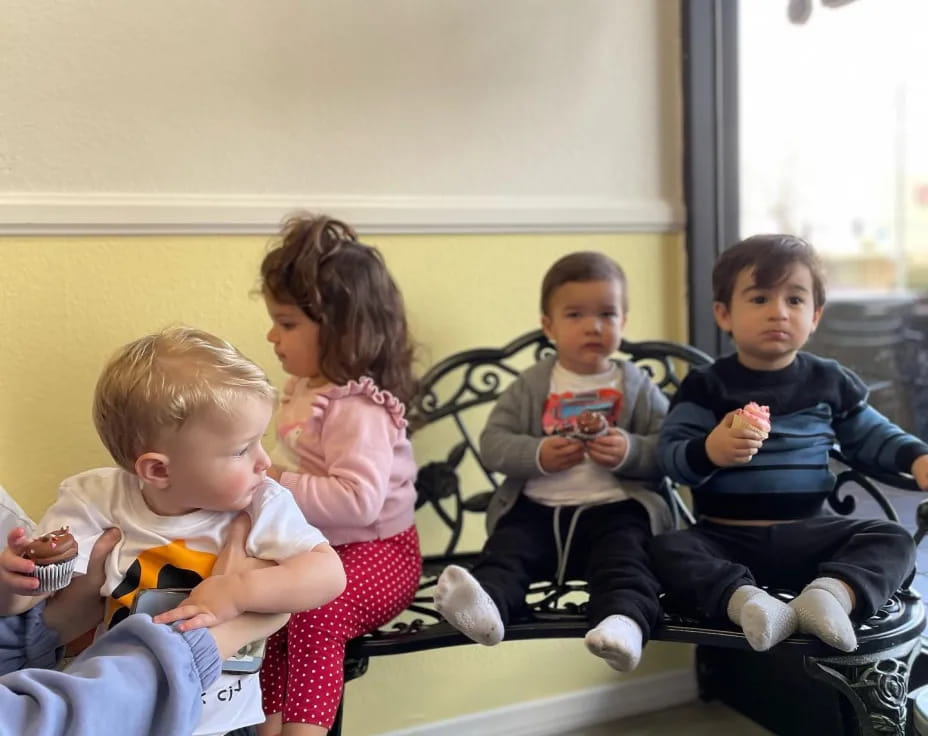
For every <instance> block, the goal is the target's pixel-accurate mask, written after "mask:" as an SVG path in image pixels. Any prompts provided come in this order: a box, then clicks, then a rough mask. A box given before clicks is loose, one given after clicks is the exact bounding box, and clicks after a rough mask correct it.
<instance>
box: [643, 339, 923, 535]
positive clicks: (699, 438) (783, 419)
mask: <svg viewBox="0 0 928 736" xmlns="http://www.w3.org/2000/svg"><path fill="white" fill-rule="evenodd" d="M749 401H756V402H757V403H758V404H767V405H768V406H769V407H770V423H771V431H770V437H769V438H768V439H767V440H766V441H765V442H764V444H763V446H762V447H761V449H760V450H759V451H758V453H757V455H755V456H754V457H753V458H752V459H751V462H749V463H747V464H744V465H735V466H732V467H728V468H719V467H717V466H716V465H715V464H714V463H713V462H712V461H711V460H710V459H709V457H708V455H707V454H706V437H707V436H708V434H709V433H710V432H711V431H712V430H713V429H714V428H715V426H716V425H717V424H718V423H719V422H720V421H721V420H722V417H724V416H725V415H726V414H727V413H728V412H730V411H732V410H734V409H737V408H739V407H742V406H744V405H745V404H746V403H748V402H749ZM835 444H837V445H839V446H840V448H841V451H842V452H843V453H845V455H847V456H848V457H850V458H852V459H855V460H857V461H858V462H860V463H863V464H865V465H868V466H870V467H873V468H877V469H880V470H884V471H888V472H897V471H903V472H909V469H910V468H911V467H912V462H913V461H914V460H915V458H917V457H918V456H919V455H924V454H928V445H925V443H923V442H921V441H920V440H918V439H917V438H915V437H913V436H911V435H909V434H906V433H905V432H903V431H902V430H901V429H899V427H897V426H896V425H895V424H893V423H892V422H890V421H889V420H888V419H886V417H884V416H883V415H882V414H880V413H879V412H878V411H876V410H875V409H873V408H872V407H871V406H869V405H868V404H867V387H866V386H865V385H864V383H863V382H862V381H861V380H860V378H858V377H857V376H856V375H855V374H854V373H853V372H852V371H850V370H848V369H847V368H845V367H844V366H842V365H841V364H839V363H837V362H836V361H834V360H826V359H824V358H818V357H816V356H814V355H811V354H810V353H799V354H798V355H797V356H796V360H794V361H793V362H792V363H791V364H790V365H789V366H787V367H786V368H783V369H782V370H779V371H754V370H750V369H749V368H745V367H744V366H742V365H741V364H740V363H739V362H738V360H737V357H736V356H734V355H730V356H727V357H725V358H720V359H719V360H717V361H716V362H715V363H713V364H712V365H711V366H705V367H702V368H697V369H695V370H693V371H691V372H690V373H689V374H688V375H687V377H686V378H685V379H684V381H683V383H682V385H681V386H680V390H679V391H677V393H676V395H675V396H674V398H673V401H672V402H671V408H670V412H669V414H668V415H667V418H666V419H665V420H664V425H663V429H662V430H661V435H660V441H659V444H658V460H659V462H660V464H661V467H662V468H663V470H664V472H665V473H666V474H667V475H669V476H670V477H671V478H672V479H673V480H675V481H677V482H678V483H682V484H685V485H688V486H690V487H691V488H692V490H693V501H694V504H695V507H696V512H697V513H698V514H702V515H707V516H718V517H724V518H729V519H745V520H747V519H800V518H806V517H809V516H814V515H815V514H817V513H818V512H819V511H820V510H821V507H822V503H823V502H824V500H825V498H826V497H827V496H828V494H829V492H830V491H831V489H832V487H833V485H834V481H835V477H834V474H833V473H832V472H831V470H830V469H829V467H828V451H829V449H830V448H831V447H832V446H834V445H835Z"/></svg>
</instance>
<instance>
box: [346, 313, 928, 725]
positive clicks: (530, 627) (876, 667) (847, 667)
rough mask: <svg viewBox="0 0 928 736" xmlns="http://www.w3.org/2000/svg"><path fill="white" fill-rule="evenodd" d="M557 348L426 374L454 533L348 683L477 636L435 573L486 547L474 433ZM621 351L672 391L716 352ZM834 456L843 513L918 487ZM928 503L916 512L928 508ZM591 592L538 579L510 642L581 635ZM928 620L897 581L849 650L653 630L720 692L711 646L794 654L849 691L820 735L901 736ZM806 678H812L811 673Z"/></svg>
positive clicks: (515, 352)
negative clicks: (439, 599)
mask: <svg viewBox="0 0 928 736" xmlns="http://www.w3.org/2000/svg"><path fill="white" fill-rule="evenodd" d="M552 349H553V348H552V346H551V345H550V343H549V342H548V341H547V340H546V338H545V337H544V335H543V334H542V333H541V331H540V330H536V331H533V332H529V333H527V334H525V335H523V336H521V337H519V338H517V339H516V340H513V341H512V342H511V343H509V344H508V345H506V346H504V347H502V348H498V349H495V348H493V349H489V348H488V349H475V350H468V351H463V352H460V353H456V354H455V355H452V356H450V357H448V358H446V359H445V360H443V361H441V362H440V363H438V364H437V365H435V366H434V367H433V368H432V369H431V370H430V371H429V372H428V373H427V374H426V375H425V376H424V377H423V392H422V395H421V397H420V399H419V400H418V402H417V404H416V406H415V407H414V410H413V411H412V412H411V426H412V428H413V430H414V431H415V432H417V433H418V432H426V431H435V427H437V426H439V425H440V424H442V423H444V424H450V427H451V429H450V431H451V432H452V433H453V436H454V438H455V439H454V440H453V442H452V443H451V447H450V449H449V451H448V453H447V455H446V457H444V458H442V459H440V460H437V461H432V462H428V463H425V464H424V465H423V466H422V469H421V471H420V473H419V477H418V480H417V484H416V485H417V489H418V494H419V496H418V501H417V507H418V509H419V511H418V514H417V518H418V519H424V518H425V516H424V515H425V514H427V513H431V514H432V515H434V516H435V517H437V519H439V520H440V525H441V528H442V529H443V530H444V532H446V533H447V542H446V544H445V545H444V548H443V549H442V550H441V551H440V552H439V553H437V554H430V555H425V556H424V558H423V568H424V569H423V577H422V581H421V584H420V588H419V593H418V595H417V596H416V599H415V601H414V602H413V604H412V605H411V606H410V607H409V609H408V610H407V612H406V614H405V615H404V616H403V617H401V618H400V620H398V621H396V622H394V623H392V624H391V625H389V626H386V627H384V628H382V629H381V630H379V631H376V632H374V633H372V634H369V635H367V636H364V637H361V638H358V639H355V640H353V641H352V642H350V644H349V646H348V650H347V654H346V660H345V674H346V681H348V680H351V679H354V678H357V677H360V676H362V675H363V674H364V673H365V672H366V670H367V666H368V662H369V660H370V658H371V657H381V656H386V655H391V654H404V653H409V652H421V651H425V650H429V649H436V648H440V647H449V646H459V645H462V644H470V643H471V642H470V640H469V639H467V638H466V637H464V636H463V635H462V634H460V633H459V632H458V631H457V630H455V629H454V628H452V627H451V626H450V625H449V624H448V623H447V622H445V621H443V620H442V618H441V616H440V615H439V614H438V613H437V612H436V611H435V609H434V606H433V604H432V595H433V592H434V586H435V582H436V579H437V577H438V575H439V573H440V572H441V571H442V570H443V569H444V568H445V566H446V565H448V564H452V563H453V564H459V565H464V566H469V565H471V564H472V563H473V561H474V560H475V559H476V556H477V550H471V551H462V550H460V549H459V546H460V542H461V538H462V531H463V530H464V527H465V522H466V520H467V519H468V518H473V519H477V520H479V521H480V522H481V523H482V514H483V512H484V511H485V510H486V508H487V503H488V501H489V497H490V495H491V493H492V491H493V489H494V488H496V486H497V482H498V478H496V477H495V476H494V475H493V474H492V473H490V472H488V471H487V469H486V468H485V467H484V466H483V465H482V463H481V460H480V454H479V448H478V446H477V443H476V439H475V438H476V436H477V432H479V430H480V429H481V428H482V424H483V420H484V417H485V412H486V409H487V407H488V406H489V405H490V404H492V402H494V401H495V400H496V399H497V398H498V397H499V395H500V394H501V393H502V391H503V390H505V388H506V386H507V385H508V383H509V382H510V381H511V380H512V378H514V377H515V376H516V375H518V374H519V372H520V371H521V370H522V369H524V368H525V367H527V366H528V365H530V364H531V362H533V361H536V360H538V359H539V358H540V357H542V356H543V355H545V354H548V353H550V352H551V351H552ZM620 352H621V353H623V354H624V355H626V356H627V357H628V358H630V359H632V360H634V361H636V362H637V363H638V364H639V365H641V366H643V367H644V368H645V369H646V370H648V371H649V373H650V374H651V375H652V377H653V378H654V380H655V381H656V382H657V384H658V385H659V386H660V388H661V389H662V390H664V391H665V392H666V393H668V394H672V393H673V391H674V390H675V389H676V388H677V387H678V386H679V380H680V379H679V376H680V374H681V372H683V371H685V369H686V368H687V367H689V366H697V365H703V364H705V363H707V362H709V361H710V360H711V359H710V358H709V356H707V355H706V354H704V353H702V352H700V351H698V350H696V349H694V348H691V347H688V346H685V345H680V344H677V343H671V342H631V341H627V340H626V341H623V343H622V345H621V347H620ZM481 407H483V411H482V413H481ZM445 431H448V430H445ZM443 436H444V435H443ZM834 459H835V461H837V462H840V463H842V464H843V465H844V470H842V471H841V472H840V473H839V474H838V481H837V484H836V487H835V489H834V491H833V493H832V495H831V497H830V498H829V502H830V504H831V506H832V507H833V509H834V510H835V511H836V512H837V513H841V514H849V513H852V512H853V510H854V507H855V500H854V497H853V496H852V495H849V494H848V492H847V491H848V489H849V488H850V487H854V486H855V485H856V486H859V487H860V488H862V489H863V490H864V491H865V492H866V493H868V494H870V496H872V497H873V498H874V499H875V500H876V501H877V503H879V505H880V507H881V508H882V509H883V511H884V513H885V514H886V515H887V516H888V517H889V518H891V519H894V520H897V521H898V519H897V518H896V514H895V511H894V510H893V508H892V506H891V505H890V504H889V502H888V501H887V500H886V499H885V497H884V496H883V495H882V494H881V493H880V491H879V490H878V488H877V487H876V485H875V484H874V482H876V483H886V484H890V485H893V486H896V487H898V488H906V489H913V490H914V489H915V488H916V486H915V484H914V482H913V481H912V479H911V478H910V477H906V476H886V475H881V474H876V473H868V472H867V471H865V470H864V469H863V468H859V467H853V466H851V465H850V464H849V463H848V462H847V461H846V460H845V459H844V458H842V457H841V456H840V455H839V454H838V453H834ZM421 460H422V458H420V462H421ZM468 465H469V466H470V467H469V468H468V467H467V466H468ZM462 477H464V478H465V481H466V482H467V483H468V485H470V483H471V482H472V481H471V479H472V478H477V479H478V480H475V481H473V482H475V483H480V484H483V483H486V484H487V486H485V487H484V488H485V490H484V489H481V490H480V492H474V493H471V492H462V490H461V487H460V480H461V478H462ZM857 492H860V491H859V490H858V491H857ZM661 493H663V494H664V495H665V498H666V500H667V501H668V503H669V504H670V506H671V509H673V511H674V514H675V516H676V518H677V520H678V521H679V522H680V523H692V517H691V515H690V513H689V511H688V510H687V507H686V505H685V504H684V503H683V502H682V500H681V498H680V496H679V495H678V493H677V491H676V489H675V488H674V487H673V486H672V485H671V484H670V483H669V482H665V483H664V484H663V485H662V487H661ZM925 503H928V502H925ZM925 503H923V504H922V505H921V506H920V507H919V510H920V511H926V512H928V506H926V505H925ZM916 536H917V537H918V536H919V535H916ZM777 594H779V595H783V596H784V597H785V598H788V597H789V595H790V594H789V592H785V591H784V592H779V591H778V592H777ZM584 595H585V590H584V585H583V583H582V582H579V581H568V582H565V583H564V584H563V585H560V586H558V585H556V584H555V583H554V582H552V581H539V582H538V583H536V584H534V585H533V586H532V588H531V591H530V593H529V598H528V602H529V611H530V613H529V614H527V616H526V617H525V618H524V619H521V620H518V621H514V622H513V623H511V624H510V625H509V626H508V627H507V629H506V641H511V640H520V639H544V638H565V637H583V636H584V635H585V634H586V631H587V623H586V618H585V616H584V608H585V600H584ZM924 627H925V611H924V608H923V606H922V603H921V601H920V599H919V596H918V594H917V593H915V592H914V590H909V589H906V590H900V591H899V592H898V593H897V594H896V595H895V596H893V598H892V599H891V600H889V601H888V602H887V603H886V605H885V606H883V608H882V609H881V610H880V611H879V612H878V613H877V614H876V615H875V616H874V617H872V618H871V619H869V620H868V621H866V622H865V623H864V624H862V625H861V626H860V627H859V628H858V641H859V644H860V646H859V648H858V649H857V651H855V652H854V653H853V654H851V655H847V654H844V653H842V652H839V651H837V650H835V649H831V648H829V647H827V646H826V645H825V644H823V643H822V642H820V641H819V640H818V639H815V638H812V637H808V636H804V635H795V636H793V637H791V638H790V639H788V640H787V641H785V642H783V643H782V644H780V645H779V646H777V647H775V648H774V650H772V651H771V652H767V653H764V654H758V653H756V652H753V651H752V650H751V649H750V647H749V645H748V643H747V641H746V639H745V638H744V636H743V634H742V633H741V632H740V631H739V630H738V629H737V628H736V627H734V626H730V627H729V626H709V625H706V624H704V623H702V622H700V621H696V620H692V619H685V618H683V617H681V616H677V615H674V613H673V612H672V611H666V612H665V613H664V615H663V620H662V623H661V624H660V626H659V627H658V628H657V629H656V630H655V631H654V632H653V635H652V638H653V639H654V640H658V641H667V642H685V643H690V644H696V645H698V648H697V676H698V679H699V685H700V693H701V695H702V696H703V697H705V698H712V697H716V696H720V695H721V696H723V697H724V695H723V693H721V692H720V690H723V689H724V688H720V682H723V681H724V680H725V678H726V676H727V675H726V672H725V671H724V670H725V667H726V666H725V665H724V664H723V665H722V666H721V671H720V668H719V666H717V664H716V660H714V659H713V654H714V653H718V652H720V651H724V650H733V651H740V652H742V653H744V655H745V656H748V657H755V658H762V661H765V662H767V661H771V658H781V659H782V658H785V659H786V660H788V661H790V662H792V663H794V664H795V665H796V667H797V668H798V669H799V670H800V671H802V672H805V673H807V674H808V675H809V676H810V677H811V678H813V679H817V680H820V681H822V682H824V683H826V684H827V685H828V686H830V688H831V690H830V691H828V692H829V693H831V694H832V695H833V692H834V691H837V692H838V693H840V694H841V696H843V697H840V698H835V697H833V698H832V699H833V700H834V701H835V702H838V703H839V704H838V705H837V706H836V708H837V711H838V712H837V713H836V714H832V713H829V714H828V715H829V718H838V719H839V721H840V724H839V725H838V726H836V727H834V728H829V729H826V730H824V731H823V730H821V729H817V730H818V731H819V732H820V733H861V734H899V735H900V736H901V734H903V733H905V731H904V729H905V716H906V693H907V689H908V679H909V672H910V670H911V667H912V664H913V661H914V658H915V657H916V656H917V654H918V653H919V651H920V646H919V644H920V634H921V632H922V630H923V629H924ZM645 656H647V651H646V652H645ZM727 674H728V675H730V673H727ZM449 676H450V673H449ZM806 683H809V680H808V679H806ZM759 697H760V698H761V699H763V697H764V694H759ZM735 705H736V706H737V705H738V704H737V703H735ZM789 705H790V704H788V703H780V704H779V705H778V709H779V710H784V708H785V709H788V708H789ZM748 710H750V709H748ZM762 718H763V716H761V718H760V719H759V720H762ZM813 721H814V719H812V720H809V721H806V722H807V723H812V722H813ZM763 725H766V726H767V727H768V728H772V729H773V730H778V729H779V728H782V726H778V724H777V723H775V722H774V723H766V724H763ZM832 725H833V724H832ZM340 728H341V718H340V717H339V719H338V721H337V722H336V725H335V727H334V728H333V730H332V732H331V733H333V734H339V733H340ZM781 732H789V731H781ZM812 732H813V731H811V730H809V731H807V730H803V731H802V733H812Z"/></svg>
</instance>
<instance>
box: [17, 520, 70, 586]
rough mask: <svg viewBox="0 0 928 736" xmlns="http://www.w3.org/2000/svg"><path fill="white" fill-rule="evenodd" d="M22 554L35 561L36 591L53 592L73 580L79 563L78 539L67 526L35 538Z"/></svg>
mask: <svg viewBox="0 0 928 736" xmlns="http://www.w3.org/2000/svg"><path fill="white" fill-rule="evenodd" d="M22 556H23V557H25V558H26V559H27V560H32V561H33V562H35V572H33V573H32V574H33V575H34V576H35V577H37V578H38V579H39V587H38V588H37V589H36V592H37V593H51V592H53V591H56V590H61V589H62V588H64V587H66V586H67V584H68V583H70V582H71V574H72V573H73V572H74V565H75V564H76V563H77V541H76V540H75V539H74V537H73V536H71V532H69V531H68V527H66V526H65V527H62V528H61V529H56V530H55V531H53V532H49V533H48V534H43V535H42V536H41V537H36V538H35V539H33V540H32V541H31V542H29V544H28V545H27V546H26V550H25V552H23V553H22Z"/></svg>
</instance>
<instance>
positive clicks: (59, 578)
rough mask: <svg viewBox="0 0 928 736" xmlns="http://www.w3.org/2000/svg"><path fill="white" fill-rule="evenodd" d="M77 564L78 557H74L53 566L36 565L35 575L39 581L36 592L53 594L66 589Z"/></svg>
mask: <svg viewBox="0 0 928 736" xmlns="http://www.w3.org/2000/svg"><path fill="white" fill-rule="evenodd" d="M76 564H77V557H72V558H71V559H70V560H65V561H64V562H55V563H53V564H51V565H36V566H35V572H34V573H33V574H34V575H35V576H36V577H37V578H38V579H39V587H38V588H37V589H36V592H38V593H51V592H53V591H56V590H61V589H62V588H64V587H66V586H67V584H68V583H70V582H71V574H72V573H73V572H74V565H76Z"/></svg>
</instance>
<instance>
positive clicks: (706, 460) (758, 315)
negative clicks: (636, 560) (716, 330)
mask: <svg viewBox="0 0 928 736" xmlns="http://www.w3.org/2000/svg"><path fill="white" fill-rule="evenodd" d="M712 285H713V295H714V300H715V304H714V313H715V320H716V322H717V324H718V325H719V327H720V328H721V329H722V330H725V331H726V332H728V333H730V334H731V337H732V340H733V342H734V344H735V348H736V351H737V352H736V353H735V354H734V355H730V356H726V357H724V358H720V359H718V360H717V361H716V362H715V363H714V364H712V365H711V366H707V367H705V368H699V369H695V370H693V371H692V372H690V374H689V375H687V377H686V379H685V380H684V381H683V384H682V385H681V386H680V390H679V391H678V392H677V394H676V395H675V396H674V399H673V402H672V404H671V410H670V412H669V414H668V416H667V419H666V421H665V423H664V426H663V429H662V431H661V437H660V443H659V447H658V457H659V460H660V463H661V465H662V467H663V468H664V470H665V472H666V473H667V474H668V475H669V476H670V477H671V478H673V480H675V481H677V482H679V483H683V484H685V485H688V486H690V487H691V488H692V490H693V501H694V505H695V510H696V513H697V516H698V518H699V521H698V523H697V524H696V525H695V526H693V527H692V528H690V529H687V530H684V531H677V532H672V533H670V534H666V535H662V536H659V537H657V538H655V539H654V541H653V543H652V559H653V562H654V565H655V569H656V571H657V574H658V578H659V579H660V580H661V582H662V583H663V586H664V589H665V591H666V593H667V595H668V597H669V598H671V599H672V600H673V601H674V603H675V605H676V606H677V607H678V608H680V609H681V611H682V612H684V613H689V614H691V615H696V616H701V617H705V618H709V619H716V620H718V619H725V618H727V619H729V620H731V621H732V622H733V623H735V624H736V625H738V626H740V627H741V628H742V630H743V631H744V633H745V636H746V637H747V640H748V642H749V643H750V645H751V646H752V647H753V648H754V649H756V650H758V651H764V650H766V649H769V648H770V647H772V646H774V645H775V644H777V643H778V642H780V641H782V640H783V639H785V638H786V637H788V636H789V635H790V634H792V633H793V632H794V631H796V630H797V629H798V630H799V631H801V632H804V633H808V634H812V635H814V636H817V637H818V638H820V639H822V641H824V642H826V643H827V644H829V645H831V646H833V647H836V648H837V649H841V650H843V651H847V652H849V651H853V650H854V649H855V648H856V647H857V638H856V635H855V633H854V628H853V624H852V621H862V620H864V619H866V618H868V617H869V616H871V615H872V614H873V613H874V612H875V611H876V610H877V609H879V608H880V606H882V605H883V603H885V602H886V601H887V600H888V598H889V596H890V595H892V593H893V592H894V591H895V590H896V589H897V588H898V587H899V586H900V584H901V583H902V582H903V581H904V580H905V579H906V578H907V577H908V576H909V575H910V574H911V572H912V569H913V565H914V559H915V548H914V544H913V542H912V538H911V536H910V535H909V534H908V533H907V532H906V530H905V529H903V528H902V527H901V526H899V525H898V524H894V523H892V522H888V521H878V520H859V519H848V518H842V517H835V516H826V515H821V512H822V504H823V502H824V500H825V498H826V497H827V496H828V494H829V492H830V491H831V489H832V487H833V485H834V480H835V479H834V475H833V474H832V472H831V471H830V469H829V467H828V451H829V449H830V448H831V447H832V446H833V445H834V444H835V443H836V442H837V443H838V444H839V445H840V447H841V449H842V451H843V452H844V453H845V454H846V455H848V456H849V457H851V458H853V459H855V460H857V461H859V462H861V463H863V464H865V465H869V466H871V467H875V468H879V469H881V470H884V471H888V472H897V471H902V472H911V473H912V475H913V476H915V480H916V482H917V483H918V485H919V487H921V488H922V489H925V488H926V487H928V446H926V445H925V443H923V442H922V441H920V440H918V439H917V438H915V437H913V436H911V435H909V434H906V433H905V432H903V431H902V430H901V429H899V427H897V426H895V425H894V424H892V423H891V422H890V421H889V420H887V419H886V418H885V417H884V416H882V415H881V414H879V413H878V412H877V411H876V410H874V409H873V408H872V407H870V406H869V405H868V404H867V388H866V386H865V385H864V384H863V382H862V381H861V380H860V378H858V377H857V376H856V375H855V374H854V373H852V372H851V371H850V370H848V369H847V368H845V367H843V366H842V365H841V364H839V363H837V362H836V361H833V360H826V359H823V358H818V357H816V356H814V355H811V354H809V353H803V352H800V348H801V347H802V346H803V345H804V344H805V342H806V340H807V339H808V338H809V336H810V335H811V334H812V332H813V331H814V330H815V327H816V326H817V325H818V322H819V319H820V318H821V314H822V308H823V306H824V304H825V288H824V279H823V276H822V268H821V264H820V262H819V260H818V258H817V256H816V254H815V252H814V250H813V249H812V247H811V246H810V245H809V244H808V243H806V242H805V241H803V240H801V239H799V238H795V237H792V236H789V235H757V236H754V237H751V238H748V239H746V240H743V241H742V242H740V243H738V244H737V245H735V246H734V247H732V248H730V249H729V250H727V251H725V252H724V253H723V254H722V255H721V256H720V257H719V259H718V261H717V262H716V265H715V268H714V270H713V274H712ZM751 401H754V402H756V403H758V404H762V405H768V406H769V407H770V424H771V427H770V432H769V436H767V437H764V435H763V433H761V432H756V431H754V430H752V429H749V428H738V427H732V421H733V418H734V416H735V411H736V410H737V409H739V408H740V407H742V406H744V405H745V404H747V403H749V402H751ZM736 424H738V423H737V422H736ZM757 585H767V586H771V587H780V588H791V589H794V590H800V589H801V590H802V592H801V593H800V594H799V595H798V596H797V597H796V598H795V599H793V600H792V601H791V602H790V603H789V604H788V605H787V604H786V603H783V602H782V601H780V600H778V599H776V598H774V597H773V596H771V595H769V594H768V593H767V592H766V591H764V590H762V589H761V588H759V587H757Z"/></svg>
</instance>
